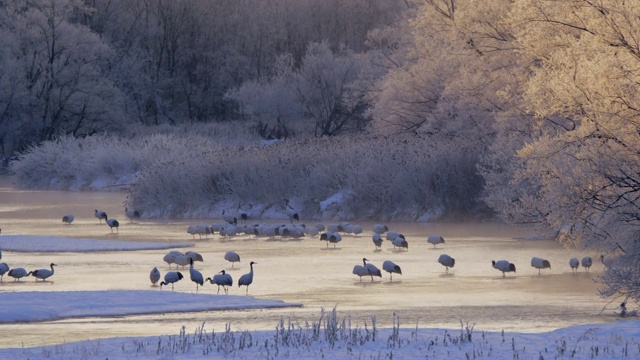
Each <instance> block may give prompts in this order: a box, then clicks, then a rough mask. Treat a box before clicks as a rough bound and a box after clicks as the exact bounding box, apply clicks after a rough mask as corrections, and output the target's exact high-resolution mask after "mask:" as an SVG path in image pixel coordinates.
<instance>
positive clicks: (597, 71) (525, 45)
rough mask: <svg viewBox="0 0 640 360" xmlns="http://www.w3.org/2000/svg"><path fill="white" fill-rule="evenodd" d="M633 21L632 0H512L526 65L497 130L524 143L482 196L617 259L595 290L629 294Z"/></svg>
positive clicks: (632, 264)
mask: <svg viewBox="0 0 640 360" xmlns="http://www.w3.org/2000/svg"><path fill="white" fill-rule="evenodd" d="M639 19H640V4H638V3H636V2H625V1H610V2H595V3H594V2H592V1H582V0H573V1H562V2H556V1H533V0H531V1H520V2H517V3H515V5H514V7H513V8H512V12H511V14H510V19H509V21H510V22H511V23H512V24H514V26H513V29H514V33H515V36H516V38H517V43H518V46H517V52H518V55H519V57H520V59H521V60H520V61H521V63H523V64H529V66H528V67H526V68H523V74H525V76H526V77H521V78H523V79H526V81H525V82H523V87H522V99H521V100H522V101H520V102H518V103H517V106H514V107H513V108H511V109H510V110H511V111H509V112H507V113H506V114H505V116H504V117H503V118H502V120H501V121H499V122H498V128H499V129H500V132H501V134H503V135H504V136H503V137H502V139H503V141H504V142H505V143H511V144H517V142H520V144H522V145H521V146H520V147H517V146H516V147H511V149H513V148H516V149H519V150H518V152H517V158H516V160H515V161H514V162H513V164H514V165H513V166H512V167H511V168H510V169H509V171H508V172H506V174H509V176H510V182H509V183H507V182H503V184H502V187H503V188H506V189H507V190H506V192H505V191H503V192H502V194H503V195H507V194H509V193H510V196H501V197H500V198H501V199H500V201H496V200H497V198H492V199H490V200H491V202H492V204H493V205H494V207H495V208H497V209H500V210H501V211H502V213H503V215H504V216H505V217H506V218H508V219H510V220H512V221H517V222H533V223H537V224H539V225H540V226H539V228H540V229H541V230H542V231H547V232H550V233H554V234H557V235H558V239H559V240H560V241H561V242H562V243H564V244H567V245H576V246H580V247H596V248H597V249H598V250H599V251H601V252H602V253H603V254H605V256H606V257H608V258H614V257H615V258H616V261H613V263H612V264H611V265H610V266H608V267H607V268H606V270H605V275H604V276H603V277H602V278H601V280H602V281H603V282H604V284H605V288H604V289H602V290H601V293H602V295H604V296H615V295H623V296H630V297H633V298H634V299H636V300H640V293H639V292H638V279H639V275H640V270H639V269H640V267H639V262H640V245H639V244H640V231H639V230H640V229H639V227H640V215H639V214H640V211H639V210H640V186H639V184H640V175H638V174H640V165H639V164H640V162H639V160H640V146H639V145H638V144H640V135H639V134H640V126H639V125H640V118H639V117H638V109H639V108H640V98H639V95H638V94H639V91H638V90H640V89H639V88H638V83H639V80H640V77H639V75H638V72H637V68H638V65H639V64H640V62H639V61H638V59H639V58H640V56H639V54H640V43H639V42H638V40H637V39H638V38H640V20H639ZM515 25H517V26H515ZM514 130H518V131H517V132H516V131H514ZM516 134H519V135H516ZM509 139H512V140H513V141H511V140H509ZM503 179H504V178H503ZM494 180H495V179H494ZM505 184H509V186H504V185H505ZM494 190H495V188H494ZM498 193H499V192H498ZM494 195H495V193H494Z"/></svg>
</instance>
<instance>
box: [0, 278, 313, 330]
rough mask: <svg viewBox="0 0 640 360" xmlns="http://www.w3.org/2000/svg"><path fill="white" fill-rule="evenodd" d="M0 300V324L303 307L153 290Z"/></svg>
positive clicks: (34, 294) (13, 295)
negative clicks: (0, 304)
mask: <svg viewBox="0 0 640 360" xmlns="http://www.w3.org/2000/svg"><path fill="white" fill-rule="evenodd" d="M187 276H188V275H187ZM187 280H188V279H187ZM169 290H171V289H169ZM0 299H2V300H1V301H2V307H0V324H1V323H9V322H21V321H23V322H24V321H52V320H60V319H66V318H79V317H99V316H125V315H140V314H159V313H167V312H186V311H207V310H209V311H212V310H237V309H267V308H280V307H292V306H302V305H301V304H295V303H286V302H284V301H280V300H267V299H256V298H253V297H250V296H238V295H228V296H219V295H211V294H189V293H180V292H171V291H152V290H138V291H136V290H133V291H132V290H105V291H47V292H39V291H23V292H3V293H2V295H1V297H0ZM25 304H28V305H27V306H25Z"/></svg>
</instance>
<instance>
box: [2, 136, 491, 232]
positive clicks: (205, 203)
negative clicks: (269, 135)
mask: <svg viewBox="0 0 640 360" xmlns="http://www.w3.org/2000/svg"><path fill="white" fill-rule="evenodd" d="M241 143H242V142H227V143H222V142H218V141H216V139H215V138H212V137H209V136H202V135H199V134H194V133H184V134H180V133H178V134H175V135H165V134H156V135H141V136H138V137H134V138H116V137H110V136H95V137H87V138H84V139H73V138H69V137H65V138H60V139H58V140H56V141H53V142H46V143H43V144H42V145H40V146H36V147H32V148H30V149H29V150H28V151H26V152H25V153H23V154H22V155H21V156H20V159H19V161H18V162H17V163H16V164H15V166H14V171H15V173H16V176H17V177H18V180H19V183H20V184H21V185H23V186H26V187H37V188H49V187H52V188H57V189H85V188H100V189H103V188H114V189H118V188H122V187H124V188H127V189H128V190H129V194H128V199H127V203H128V204H127V205H128V206H130V207H135V208H136V209H139V210H141V211H142V212H143V213H144V214H145V216H147V217H165V218H168V217H178V218H206V217H215V216H220V214H221V212H222V210H224V209H235V208H242V209H243V210H244V211H247V212H248V213H249V214H250V215H251V217H252V218H273V219H287V216H286V215H285V213H286V211H285V209H286V206H292V207H294V208H295V209H296V210H297V212H298V213H299V214H300V216H301V217H302V218H304V219H313V218H318V219H320V218H324V219H330V218H342V219H354V218H359V219H382V220H409V221H414V220H429V219H432V218H437V217H441V216H443V215H447V214H457V213H460V212H464V211H466V210H465V209H473V208H474V207H477V206H478V202H477V200H476V199H477V198H478V194H479V192H480V190H481V188H482V182H481V180H480V178H479V177H478V176H477V174H476V168H475V163H476V156H475V154H473V153H472V152H471V151H468V150H467V149H465V148H464V147H462V146H459V145H456V146H454V145H450V144H442V143H433V142H432V141H426V140H422V139H417V138H414V137H407V138H402V137H377V138H376V137H368V136H364V135H362V136H352V137H332V138H321V139H315V138H312V139H295V140H287V141H280V142H276V143H273V144H271V145H263V144H261V143H258V142H253V143H250V144H245V143H242V144H241ZM328 199H333V200H332V201H328ZM286 201H289V205H286Z"/></svg>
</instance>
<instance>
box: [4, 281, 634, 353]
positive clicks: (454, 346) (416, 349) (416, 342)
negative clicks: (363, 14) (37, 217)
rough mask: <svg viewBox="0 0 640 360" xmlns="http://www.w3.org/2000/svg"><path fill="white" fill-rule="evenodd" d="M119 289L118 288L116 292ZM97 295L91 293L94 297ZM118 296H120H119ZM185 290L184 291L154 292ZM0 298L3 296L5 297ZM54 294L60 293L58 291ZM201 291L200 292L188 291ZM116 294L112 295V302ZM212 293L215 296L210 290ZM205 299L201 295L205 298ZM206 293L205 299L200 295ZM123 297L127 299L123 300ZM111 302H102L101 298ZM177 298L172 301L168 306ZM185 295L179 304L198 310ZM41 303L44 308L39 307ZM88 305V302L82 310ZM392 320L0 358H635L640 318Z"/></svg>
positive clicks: (46, 349)
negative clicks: (569, 322) (529, 329)
mask: <svg viewBox="0 0 640 360" xmlns="http://www.w3.org/2000/svg"><path fill="white" fill-rule="evenodd" d="M144 293H148V292H140V294H138V295H136V296H126V297H123V298H124V300H122V303H123V304H122V307H118V306H114V307H111V306H109V307H107V308H106V310H105V311H104V312H102V311H100V310H97V311H96V312H97V313H102V314H105V315H106V314H113V313H115V312H120V313H121V314H123V315H124V314H126V313H128V312H129V311H131V310H133V311H135V310H134V309H136V308H137V306H138V305H137V304H136V302H137V301H138V300H141V299H144V295H143V294H144ZM116 294H117V293H116ZM86 295H87V294H83V293H81V292H74V293H69V294H65V295H60V296H61V300H62V299H65V298H66V300H68V301H69V302H74V303H83V302H84V301H85V299H86V298H87V296H86ZM102 295H105V294H103V293H96V294H95V296H94V295H91V296H89V299H90V300H99V299H100V296H102ZM120 295H121V294H120ZM160 295H161V296H184V295H187V294H182V295H178V294H164V293H163V294H160ZM3 296H4V295H3ZM57 296H58V295H57ZM193 296H195V297H200V296H202V295H193ZM117 297H118V296H115V297H113V298H110V300H113V299H114V298H117ZM213 297H214V298H215V297H216V296H213ZM204 298H205V297H203V299H204ZM206 298H207V299H208V297H206ZM217 298H221V299H224V301H225V302H226V303H227V304H228V305H229V306H237V307H243V306H249V305H250V304H251V303H253V302H254V301H256V302H255V303H254V304H259V302H260V301H258V300H255V299H252V300H251V299H249V298H244V297H238V296H235V297H233V296H217ZM127 301H129V302H130V304H129V306H127V305H126V304H124V303H126V302H127ZM107 303H109V301H107V302H105V304H107ZM174 303H175V302H173V301H172V302H171V304H174ZM40 306H43V303H42V302H39V303H31V302H26V303H22V304H19V303H18V302H9V303H8V304H7V303H5V302H4V301H3V312H2V313H1V314H2V315H0V316H2V318H4V319H5V320H6V318H5V316H7V314H10V313H11V312H12V310H13V311H18V309H17V308H16V307H19V312H21V313H28V312H30V311H41V310H42V309H38V308H39V307H40ZM199 306H200V302H198V301H187V302H185V304H184V307H183V308H188V307H192V309H194V310H195V309H198V308H199ZM45 307H46V306H45ZM88 307H89V306H87V308H88ZM400 320H401V319H399V318H397V319H396V320H394V323H395V324H397V325H394V326H393V327H392V328H386V329H379V328H377V327H376V325H375V317H372V318H371V321H370V322H368V323H366V324H352V323H351V321H350V320H349V319H348V318H342V317H341V316H340V314H339V313H338V312H337V311H336V310H335V309H334V310H333V311H326V312H323V313H321V314H320V315H319V317H318V320H317V321H314V322H312V323H307V324H298V323H293V322H290V321H289V320H286V319H282V320H281V322H280V323H278V324H274V328H275V329H274V330H273V331H235V330H233V324H226V326H225V328H214V327H211V326H209V325H208V324H206V323H203V324H202V326H200V327H198V328H196V329H186V328H184V327H183V328H182V329H176V333H175V334H172V335H166V336H153V337H130V338H112V339H99V340H88V341H82V342H77V343H66V344H58V345H50V346H41V347H33V348H7V349H0V358H2V359H105V358H107V359H111V360H113V359H132V358H137V359H211V358H230V359H231V358H233V359H320V358H325V359H419V358H422V359H593V358H595V359H638V358H640V321H638V320H624V321H619V322H615V323H610V324H600V325H581V326H574V327H568V328H564V329H559V330H555V331H551V332H546V333H535V334H527V333H505V332H484V331H482V330H481V326H480V325H478V326H474V324H461V326H460V328H458V329H430V328H418V327H415V328H405V327H401V326H400Z"/></svg>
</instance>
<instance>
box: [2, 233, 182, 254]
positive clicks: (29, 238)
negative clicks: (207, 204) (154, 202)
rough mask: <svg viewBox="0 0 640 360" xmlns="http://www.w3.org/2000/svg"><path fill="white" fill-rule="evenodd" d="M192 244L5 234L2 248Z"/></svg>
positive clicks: (83, 248)
mask: <svg viewBox="0 0 640 360" xmlns="http://www.w3.org/2000/svg"><path fill="white" fill-rule="evenodd" d="M190 246H193V245H191V244H184V243H161V242H142V241H141V242H133V241H119V240H96V239H76V238H69V237H60V236H42V235H3V236H2V243H1V244H0V247H1V248H2V250H7V251H16V252H34V251H37V252H86V251H124V250H159V249H173V248H177V247H190Z"/></svg>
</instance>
